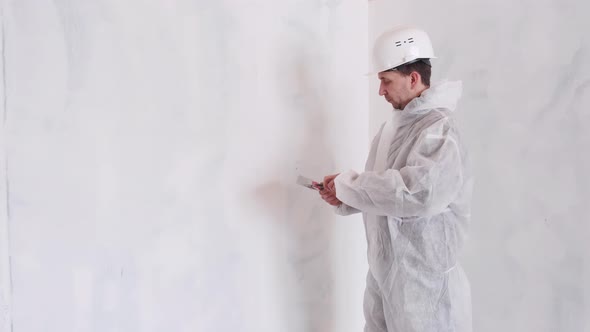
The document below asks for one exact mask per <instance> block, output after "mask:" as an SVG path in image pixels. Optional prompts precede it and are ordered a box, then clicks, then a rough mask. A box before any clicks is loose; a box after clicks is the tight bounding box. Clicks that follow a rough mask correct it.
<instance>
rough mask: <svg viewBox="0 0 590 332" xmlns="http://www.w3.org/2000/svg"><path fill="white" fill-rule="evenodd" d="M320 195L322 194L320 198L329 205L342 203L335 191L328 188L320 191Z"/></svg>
mask: <svg viewBox="0 0 590 332" xmlns="http://www.w3.org/2000/svg"><path fill="white" fill-rule="evenodd" d="M320 196H322V199H323V200H324V201H326V203H328V204H330V205H334V206H338V205H340V204H342V202H341V201H340V200H339V199H338V198H337V197H336V195H335V193H333V192H330V191H328V190H322V191H320Z"/></svg>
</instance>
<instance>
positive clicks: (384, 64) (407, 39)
mask: <svg viewBox="0 0 590 332" xmlns="http://www.w3.org/2000/svg"><path fill="white" fill-rule="evenodd" d="M435 58H436V57H435V56H434V51H433V50H432V43H431V42H430V37H428V34H427V33H426V32H425V31H423V30H420V29H416V28H411V27H407V26H402V27H397V28H394V29H392V30H389V31H386V32H384V33H383V34H381V36H379V38H377V40H376V41H375V47H374V49H373V70H372V71H371V74H376V73H379V72H382V71H385V70H388V69H392V68H395V67H397V66H400V65H403V64H405V63H408V62H414V61H415V60H417V59H435Z"/></svg>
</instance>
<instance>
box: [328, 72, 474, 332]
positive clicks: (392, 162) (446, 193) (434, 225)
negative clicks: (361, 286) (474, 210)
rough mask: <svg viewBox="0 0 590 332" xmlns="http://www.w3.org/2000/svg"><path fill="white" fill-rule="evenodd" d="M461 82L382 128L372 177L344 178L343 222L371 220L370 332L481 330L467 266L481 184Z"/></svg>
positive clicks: (439, 88)
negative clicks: (461, 111)
mask: <svg viewBox="0 0 590 332" xmlns="http://www.w3.org/2000/svg"><path fill="white" fill-rule="evenodd" d="M461 90H462V85H461V82H448V81H443V82H440V83H438V84H435V85H432V86H431V87H430V88H429V89H427V90H426V91H424V92H423V93H422V95H421V96H420V97H417V98H415V99H413V100H412V101H411V102H410V103H409V104H408V105H407V106H406V107H405V108H404V110H403V111H399V110H394V111H393V113H394V116H393V117H392V119H390V120H389V121H388V122H386V123H385V124H384V125H383V126H382V127H381V130H380V131H379V133H378V134H377V136H376V137H375V139H374V140H373V143H372V147H371V150H370V153H369V157H368V159H367V163H366V168H365V172H363V173H360V174H358V173H356V172H354V171H347V172H344V173H341V174H340V175H339V176H337V177H336V179H335V180H334V183H335V186H336V196H337V198H338V199H339V200H341V201H342V202H343V204H342V205H340V206H339V207H337V208H336V212H337V213H338V214H340V215H349V214H352V213H357V212H362V213H363V219H364V222H365V229H366V233H367V234H366V235H367V244H368V253H367V255H368V260H369V272H368V274H367V287H366V290H365V298H364V311H365V319H366V325H365V332H386V331H387V332H418V331H419V332H427V331H428V332H435V331H436V332H443V331H449V332H450V331H453V332H468V331H471V329H472V327H471V291H470V286H469V281H468V280H467V278H466V276H465V274H464V272H463V269H462V268H461V267H460V266H459V264H458V262H457V258H458V254H459V251H460V249H461V247H462V245H463V239H464V236H465V232H466V227H467V224H468V222H469V218H470V200H471V187H472V176H471V173H470V171H469V166H468V159H467V156H466V152H465V148H464V147H463V145H462V143H461V138H460V136H459V133H458V132H457V127H456V125H455V122H454V120H453V118H452V117H451V113H452V112H453V111H454V109H455V106H456V104H457V101H458V99H459V97H460V96H461Z"/></svg>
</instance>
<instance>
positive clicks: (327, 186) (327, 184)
mask: <svg viewBox="0 0 590 332" xmlns="http://www.w3.org/2000/svg"><path fill="white" fill-rule="evenodd" d="M339 174H340V173H338V174H334V175H328V176H326V177H324V188H323V189H322V190H320V196H321V197H322V199H323V200H324V201H326V203H328V204H330V205H333V206H339V205H340V204H342V202H341V201H340V200H339V199H338V198H336V186H335V185H334V179H335V178H336V177H337V176H338V175H339Z"/></svg>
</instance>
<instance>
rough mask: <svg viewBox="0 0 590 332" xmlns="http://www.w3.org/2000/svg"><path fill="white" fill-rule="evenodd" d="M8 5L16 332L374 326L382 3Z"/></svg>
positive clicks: (7, 170) (6, 122)
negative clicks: (372, 190) (350, 212)
mask: <svg viewBox="0 0 590 332" xmlns="http://www.w3.org/2000/svg"><path fill="white" fill-rule="evenodd" d="M1 5H2V6H1V10H2V36H3V41H4V42H3V44H2V45H3V48H2V55H3V57H2V68H3V69H4V70H3V72H2V74H3V76H2V77H3V78H4V80H3V81H1V80H0V84H2V85H1V86H0V87H1V88H2V89H0V92H3V93H2V94H0V95H1V97H0V98H2V100H0V106H1V105H3V108H2V112H1V113H2V114H5V117H3V118H2V122H1V126H0V241H2V242H1V245H0V273H1V274H0V331H2V332H4V331H13V332H29V331H31V332H32V331H76V332H79V331H101V332H107V331H126V332H128V331H142V332H149V331H178V332H180V331H192V332H194V331H206V332H208V331H220V332H222V331H257V332H258V331H293V332H301V331H360V330H361V329H362V326H363V318H362V291H363V288H364V276H365V272H366V263H365V243H364V242H365V237H364V233H363V232H364V231H363V228H362V223H361V222H360V217H359V216H356V217H350V218H346V219H345V218H341V219H339V218H336V217H335V216H334V215H333V214H332V211H331V209H329V208H328V206H326V205H324V204H323V203H322V202H321V201H320V199H319V197H318V196H316V193H314V192H312V191H309V190H307V189H305V188H302V187H297V186H295V185H294V181H295V178H296V175H297V174H298V173H302V174H305V175H308V176H312V177H314V178H316V179H320V178H321V176H323V175H327V174H331V172H334V171H339V170H344V169H348V168H356V169H360V168H362V166H363V165H364V158H365V156H366V152H367V145H368V139H367V137H366V132H367V131H368V118H367V111H366V109H367V105H368V95H367V90H366V86H367V78H366V77H364V76H363V74H364V73H365V72H366V70H367V52H366V48H367V4H366V3H363V2H353V1H350V2H341V1H322V2H320V1H312V0H306V1H301V0H290V1H280V2H276V1H270V0H265V1H263V0H258V1H249V2H239V1H230V0H225V1H219V0H218V1H186V0H176V1H155V0H152V1H114V0H101V1H95V0H93V1H89V0H88V1H86V0H83V1H80V0H76V1H68V0H57V1H49V0H35V1H33V0H18V1H16V0H4V1H2V2H1ZM3 83H5V84H6V85H5V86H4V85H3ZM7 184H9V186H7ZM11 281H12V283H11ZM11 325H12V326H11Z"/></svg>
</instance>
